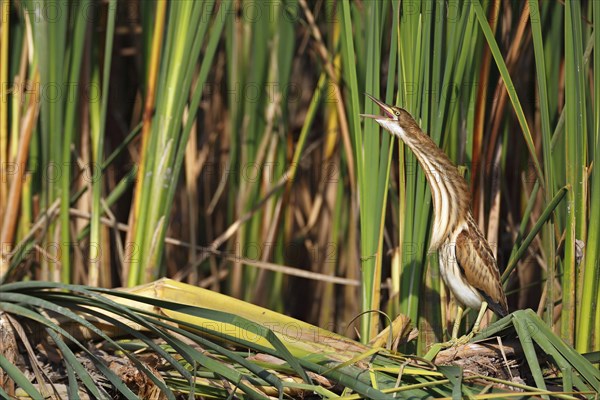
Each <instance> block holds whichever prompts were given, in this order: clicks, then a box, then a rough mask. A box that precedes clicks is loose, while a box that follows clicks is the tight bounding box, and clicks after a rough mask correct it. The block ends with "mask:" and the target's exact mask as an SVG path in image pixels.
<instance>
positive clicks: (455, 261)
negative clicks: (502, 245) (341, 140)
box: [361, 93, 508, 344]
mask: <svg viewBox="0 0 600 400" xmlns="http://www.w3.org/2000/svg"><path fill="white" fill-rule="evenodd" d="M365 94H366V93H365ZM366 95H367V96H368V97H369V98H370V99H371V100H372V101H373V102H375V104H377V105H378V106H379V108H380V109H381V113H382V115H372V114H361V116H362V117H364V118H370V119H374V120H375V122H377V123H378V124H379V125H380V126H381V127H382V128H383V129H385V130H386V131H388V132H389V133H391V134H392V135H394V136H396V137H398V138H399V139H400V140H402V141H403V142H404V144H405V145H406V146H408V147H409V148H410V149H411V151H412V152H413V153H414V155H415V156H416V158H417V160H418V162H419V164H420V166H421V168H422V169H423V170H424V172H425V177H426V179H427V182H428V183H429V186H430V187H431V195H432V198H433V225H432V232H431V240H430V246H429V251H430V252H438V256H439V266H440V275H441V276H442V280H443V281H444V283H445V285H446V287H448V288H449V289H450V292H451V293H452V294H453V295H454V297H455V298H456V300H457V302H458V310H457V315H456V319H455V321H454V326H453V329H452V336H451V341H450V343H454V344H456V343H459V342H468V341H469V340H470V339H471V338H472V337H473V336H474V335H475V334H477V333H478V332H479V328H480V324H481V319H482V318H483V316H484V314H485V311H486V309H487V308H488V307H489V308H490V309H491V310H492V311H494V312H495V313H496V314H498V315H499V316H501V317H504V316H506V315H508V305H507V302H506V295H505V293H504V290H503V288H502V282H501V280H500V271H499V269H498V264H497V262H496V258H495V257H494V254H493V253H492V249H491V248H490V245H489V243H488V242H487V240H486V239H485V237H484V236H483V234H482V233H481V231H480V230H479V227H478V226H477V224H476V223H475V219H474V218H473V215H472V213H471V194H470V190H469V187H468V185H467V182H466V181H465V179H464V178H463V176H462V175H461V174H460V173H459V171H458V168H457V167H456V166H455V165H454V164H453V163H452V161H451V160H450V158H449V157H448V156H447V155H446V153H444V151H442V149H440V148H439V147H438V146H437V145H436V144H435V143H434V141H433V140H431V138H430V137H429V136H428V135H427V134H425V133H424V132H423V131H422V130H421V128H420V127H419V124H418V123H417V122H416V121H415V120H414V118H413V117H412V116H411V115H410V113H408V111H406V110H404V109H403V108H400V107H396V106H391V105H388V104H386V103H384V102H382V101H380V100H378V99H376V98H375V97H373V96H371V95H369V94H366ZM465 306H466V307H470V308H471V309H474V310H477V309H479V314H478V316H477V319H476V321H475V324H474V326H473V329H472V330H471V332H470V333H469V334H467V335H464V336H463V337H461V339H462V341H461V339H459V338H458V331H459V327H460V320H461V318H462V314H463V312H464V307H465Z"/></svg>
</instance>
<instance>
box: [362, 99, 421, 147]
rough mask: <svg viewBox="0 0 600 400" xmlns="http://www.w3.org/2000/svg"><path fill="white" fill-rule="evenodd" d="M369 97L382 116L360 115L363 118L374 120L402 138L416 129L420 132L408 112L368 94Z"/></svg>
mask: <svg viewBox="0 0 600 400" xmlns="http://www.w3.org/2000/svg"><path fill="white" fill-rule="evenodd" d="M367 96H368V97H369V98H370V99H371V100H373V102H374V103H375V104H377V105H378V106H379V108H380V109H381V114H382V115H373V114H360V115H361V117H364V118H371V119H374V120H375V122H377V123H378V124H379V125H381V127H382V128H384V129H387V130H388V131H390V132H391V133H393V134H394V135H396V136H399V137H401V138H402V137H404V135H405V134H406V131H409V132H411V131H413V130H414V129H415V128H416V130H417V131H419V126H418V125H417V123H416V122H415V120H414V119H413V117H411V115H410V114H409V113H408V111H406V110H405V109H403V108H400V107H396V106H390V105H388V104H385V103H384V102H382V101H380V100H377V99H376V98H375V97H373V96H371V95H370V94H367Z"/></svg>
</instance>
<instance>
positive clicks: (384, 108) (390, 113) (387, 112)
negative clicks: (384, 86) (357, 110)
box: [360, 93, 395, 119]
mask: <svg viewBox="0 0 600 400" xmlns="http://www.w3.org/2000/svg"><path fill="white" fill-rule="evenodd" d="M365 94H366V95H367V96H368V97H369V98H370V99H371V100H373V102H375V104H377V105H378V106H379V108H381V113H382V114H383V115H373V114H360V116H361V117H364V118H372V119H381V118H382V117H386V118H389V119H395V115H394V110H392V107H391V106H388V105H387V104H385V103H384V102H382V101H379V100H377V99H376V98H375V97H373V96H371V95H370V94H368V93H365Z"/></svg>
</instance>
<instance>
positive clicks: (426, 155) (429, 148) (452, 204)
mask: <svg viewBox="0 0 600 400" xmlns="http://www.w3.org/2000/svg"><path fill="white" fill-rule="evenodd" d="M387 122H388V123H386V124H385V125H384V124H382V126H383V127H384V128H385V129H387V130H389V131H390V132H391V133H393V134H394V135H396V136H398V137H399V138H400V139H402V141H403V142H404V143H405V144H406V145H407V146H408V147H409V148H410V149H411V150H412V152H413V153H414V154H415V156H416V157H417V160H418V161H419V164H420V165H421V167H422V168H423V170H424V172H425V177H426V178H427V181H428V182H429V186H431V195H432V198H433V207H434V208H433V209H434V221H433V230H432V235H431V245H430V249H431V250H437V249H438V248H439V247H440V246H441V244H442V243H443V242H444V241H445V240H446V239H447V238H448V236H449V235H450V234H451V233H452V232H453V231H454V229H455V228H456V227H457V226H458V225H459V224H461V223H462V222H464V221H465V219H466V218H467V215H468V213H469V212H470V208H469V207H470V206H469V204H470V194H469V190H468V187H467V183H466V181H465V179H464V178H463V177H462V176H461V175H460V174H459V172H458V169H457V168H456V166H454V164H453V163H452V161H450V158H448V156H447V155H446V153H444V152H443V151H442V150H441V149H440V148H439V147H438V146H437V145H436V144H435V143H434V142H433V140H431V138H430V137H429V136H427V135H426V134H424V133H423V132H422V131H421V129H420V128H419V126H418V125H417V123H416V122H415V121H414V120H413V121H409V122H408V123H404V124H403V125H404V126H401V125H400V124H399V123H398V122H396V121H387ZM380 123H381V122H380ZM386 125H388V126H386Z"/></svg>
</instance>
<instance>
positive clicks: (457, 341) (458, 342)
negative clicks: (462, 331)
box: [453, 301, 488, 345]
mask: <svg viewBox="0 0 600 400" xmlns="http://www.w3.org/2000/svg"><path fill="white" fill-rule="evenodd" d="M487 305H488V303H487V302H485V301H483V302H482V303H481V307H480V308H479V314H477V319H476V320H475V325H473V329H471V332H469V333H468V334H466V335H464V336H462V337H460V338H458V339H453V340H454V343H455V344H456V345H462V344H467V343H469V341H470V340H471V339H473V336H475V335H476V334H478V333H479V325H480V324H481V320H482V319H483V316H484V315H485V312H486V310H487Z"/></svg>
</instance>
